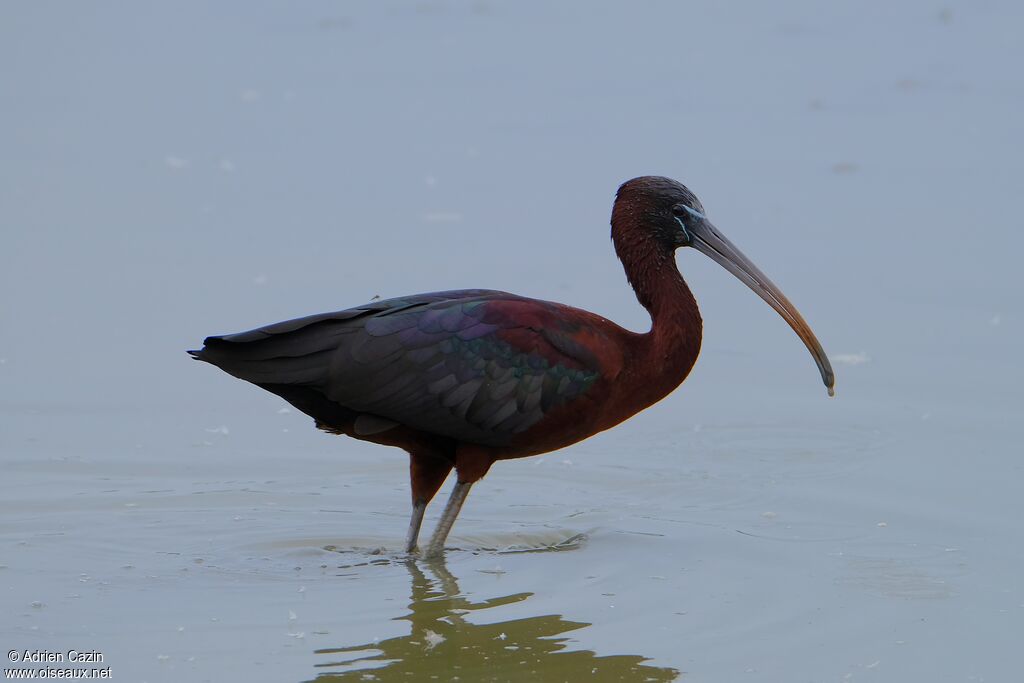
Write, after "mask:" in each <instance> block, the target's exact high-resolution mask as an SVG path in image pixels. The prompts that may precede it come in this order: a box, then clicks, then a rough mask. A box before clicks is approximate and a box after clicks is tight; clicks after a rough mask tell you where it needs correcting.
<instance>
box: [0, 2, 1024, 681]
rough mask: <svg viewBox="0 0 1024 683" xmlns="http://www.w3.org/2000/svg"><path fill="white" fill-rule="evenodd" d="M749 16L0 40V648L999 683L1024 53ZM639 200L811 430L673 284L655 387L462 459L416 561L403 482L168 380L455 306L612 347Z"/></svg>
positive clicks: (23, 13)
mask: <svg viewBox="0 0 1024 683" xmlns="http://www.w3.org/2000/svg"><path fill="white" fill-rule="evenodd" d="M739 11H740V10H738V9H735V8H733V9H726V8H725V7H724V6H719V5H718V4H716V3H710V2H706V3H693V4H688V5H686V6H685V7H684V6H682V5H677V4H675V3H660V4H659V3H648V4H645V5H644V6H643V7H642V8H637V7H630V8H627V7H608V6H596V5H592V4H589V3H588V4H561V5H558V6H557V7H555V8H545V7H542V6H540V5H518V4H511V3H486V2H478V3H472V4H464V3H440V2H439V3H420V4H417V5H406V4H400V3H395V4H385V3H354V4H345V5H337V4H334V3H309V4H304V5H303V6H301V7H290V8H289V9H288V10H287V11H285V10H284V9H283V8H282V7H273V6H260V7H257V6H254V5H249V4H245V5H242V4H238V5H218V6H217V7H216V8H212V7H209V6H206V5H200V4H195V5H184V6H181V5H175V6H174V8H173V9H172V8H171V7H170V6H168V7H165V8H153V7H147V8H145V9H143V8H141V6H140V7H138V8H135V7H123V6H122V7H115V6H113V5H93V6H91V7H89V8H86V7H85V6H82V7H74V6H70V5H66V6H63V7H62V8H61V11H60V13H59V14H58V13H56V11H55V6H44V5H38V4H32V5H21V6H18V7H17V8H15V7H14V6H8V7H6V8H5V9H3V10H0V18H2V20H0V60H2V63H5V64H15V63H16V64H19V67H18V68H17V69H10V68H8V69H6V70H4V72H3V78H4V81H5V82H6V83H7V87H5V88H4V89H3V90H2V93H0V97H2V98H3V109H4V111H5V122H6V123H7V125H6V126H5V130H6V132H7V138H6V139H7V144H6V145H5V149H4V154H3V155H2V158H0V212H2V213H0V215H2V219H3V220H2V224H0V231H2V233H0V234H2V243H3V244H2V247H3V248H2V249H0V291H2V292H3V295H2V296H0V307H2V311H0V313H2V314H0V387H2V391H0V467H2V471H3V479H4V484H5V486H4V495H3V497H2V499H0V645H7V646H8V650H17V651H19V652H23V651H24V650H26V649H30V650H48V651H51V652H59V651H63V652H66V651H67V650H68V649H71V648H75V649H78V650H82V651H86V650H97V651H99V652H101V653H102V654H103V655H104V662H103V663H102V664H99V665H97V666H109V667H110V668H111V674H112V676H113V679H114V680H125V681H180V680H189V681H192V680H195V681H207V680H209V681H214V680H216V681H235V680H238V681H242V680H245V681H254V680H267V681H310V680H317V679H322V680H430V679H431V677H437V679H438V680H453V679H454V678H455V677H458V678H459V680H463V681H466V680H496V681H503V680H524V681H525V680H530V681H533V680H545V681H546V680H552V681H563V680H564V681H574V680H579V679H581V678H583V677H584V676H589V677H590V678H591V679H593V680H608V681H619V680H627V681H629V680H636V681H647V680H652V681H659V680H675V679H677V678H680V679H682V680H693V681H733V680H763V681H780V680H786V681H909V680H914V681H917V680H922V681H923V680H928V681H1005V680H1015V679H1016V678H1018V677H1019V674H1018V669H1019V666H1018V664H1017V658H1016V656H1015V655H1016V651H1017V650H1018V649H1019V642H1020V634H1021V633H1024V585H1022V583H1021V579H1020V577H1021V576H1024V533H1022V530H1021V526H1020V520H1021V519H1022V517H1024V502H1022V499H1021V497H1020V489H1021V483H1022V476H1024V473H1022V466H1021V463H1020V457H1019V452H1020V448H1019V444H1018V438H1017V435H1018V432H1019V429H1017V428H1016V426H1017V425H1018V424H1019V415H1020V413H1021V408H1022V402H1021V399H1020V392H1019V387H1020V386H1021V380H1024V371H1022V364H1021V362H1020V358H1019V355H1020V349H1021V348H1022V343H1021V342H1022V320H1024V318H1022V312H1024V311H1022V307H1024V306H1022V301H1024V300H1022V297H1021V287H1020V283H1019V277H1018V275H1017V272H1018V269H1019V268H1018V265H1017V261H1018V259H1019V257H1018V254H1019V253H1020V252H1021V249H1022V247H1024V238H1022V236H1021V235H1022V231H1021V227H1022V226H1021V221H1020V218H1019V213H1020V212H1019V210H1018V208H1017V205H1016V200H1017V194H1018V192H1017V190H1016V188H1017V187H1019V186H1020V184H1021V181H1022V180H1024V178H1022V172H1021V169H1020V165H1019V160H1018V159H1017V156H1018V151H1019V149H1020V148H1021V143H1022V142H1024V141H1022V140H1021V133H1020V126H1019V112H1020V108H1021V97H1022V93H1024V90H1022V87H1021V86H1022V83H1021V77H1020V74H1019V68H1018V65H1019V64H1020V63H1021V59H1022V58H1024V54H1022V52H1024V49H1022V47H1021V45H1020V42H1019V39H1018V36H1017V29H1016V27H1018V26H1019V25H1020V22H1021V19H1022V18H1024V13H1022V11H1021V10H1020V9H1019V8H1018V7H1017V6H1015V5H1012V4H1010V3H999V2H994V3H984V4H969V3H945V4H941V5H935V4H930V3H926V2H911V3H901V4H900V5H899V7H897V8H887V9H875V10H871V9H870V8H867V9H865V8H864V7H863V5H861V4H854V3H840V4H838V5H831V6H830V8H829V9H828V10H825V9H823V8H821V7H820V6H819V5H818V4H814V3H800V2H787V3H782V4H781V5H780V4H774V5H772V6H771V7H768V6H764V7H762V6H761V5H753V6H749V7H745V8H743V11H742V15H740V14H738V13H739ZM642 173H663V174H666V175H671V176H674V177H677V178H679V179H680V180H682V181H684V182H686V183H687V184H689V185H690V186H691V187H692V188H693V189H694V190H695V191H696V192H697V194H698V195H699V196H700V197H701V198H702V200H703V203H704V205H705V207H706V208H707V209H708V211H709V213H710V215H711V216H712V218H713V219H714V220H715V222H716V224H717V225H718V226H719V227H720V228H721V229H722V231H723V232H724V233H725V234H727V235H728V236H729V237H730V238H731V239H732V240H733V241H734V242H736V243H737V244H738V245H739V246H740V247H741V248H742V249H743V250H744V251H745V252H746V253H747V254H748V255H749V256H751V258H752V259H753V260H754V261H755V262H756V263H758V264H759V265H760V266H761V267H762V268H763V269H764V270H765V271H766V272H767V273H769V274H770V275H771V276H772V277H773V279H775V281H776V282H777V283H778V284H779V285H780V286H781V287H782V289H783V290H784V291H785V292H786V293H787V295H788V296H789V297H790V298H791V299H792V300H793V301H794V302H795V303H796V304H797V306H798V307H799V308H800V309H801V311H802V312H803V313H804V315H805V317H807V319H808V320H809V321H810V322H811V324H812V326H813V327H814V329H815V331H816V332H817V334H818V336H819V338H820V339H821V341H822V343H823V344H824V346H825V348H826V349H827V350H828V351H829V352H830V353H831V354H833V359H834V361H835V367H836V375H837V397H836V398H835V399H832V400H829V399H827V398H826V397H825V391H824V389H823V387H821V385H820V383H819V380H818V377H817V373H816V371H815V369H814V366H813V363H812V362H811V359H810V358H808V357H807V355H806V352H805V350H804V349H803V348H802V345H801V344H800V342H799V341H798V340H797V339H796V337H794V336H793V335H792V333H791V332H790V331H789V330H788V329H787V328H786V326H785V324H784V323H783V322H782V321H781V320H779V319H778V318H777V316H775V314H774V313H773V312H772V311H771V310H770V309H769V308H768V307H767V306H765V305H764V304H763V303H762V302H761V301H760V300H758V299H757V298H756V297H755V296H753V295H752V294H751V293H750V292H749V291H748V290H746V289H745V288H744V287H743V286H742V285H741V284H739V283H738V282H735V281H734V280H733V279H732V278H730V277H729V276H728V275H727V274H726V273H724V272H723V271H721V269H719V268H717V266H715V265H714V264H712V263H710V262H709V261H708V260H707V259H704V258H703V257H701V256H700V255H698V254H696V253H690V252H687V253H683V254H680V256H679V258H678V260H679V264H680V267H681V269H682V270H683V271H684V273H685V274H686V276H687V279H688V281H689V282H690V284H691V286H692V288H693V289H694V291H695V293H696V295H697V297H698V299H699V301H700V304H701V309H702V312H703V315H704V319H705V338H704V351H703V353H702V356H701V358H700V359H699V361H698V364H697V366H696V368H695V370H694V372H693V374H692V375H691V377H690V378H689V379H688V380H687V382H686V383H685V385H684V386H683V388H681V389H680V390H679V391H677V392H675V393H674V394H672V395H671V396H670V397H668V398H667V399H665V400H664V401H662V402H661V403H659V404H658V405H656V406H654V407H652V408H651V409H649V410H648V411H645V412H644V413H643V414H642V415H640V416H638V417H636V418H634V419H632V420H630V421H629V422H627V423H624V424H623V425H621V426H619V427H618V428H616V429H614V430H612V431H610V432H608V433H605V434H602V435H599V436H597V437H595V438H593V439H590V440H588V441H586V442H584V443H582V444H578V445H576V446H574V447H572V448H570V449H566V450H563V451H559V452H557V453H552V454H548V455H545V456H541V457H535V458H530V459H525V460H521V461H515V462H503V463H498V464H497V465H496V466H495V467H494V468H493V470H492V472H491V473H490V475H489V476H488V477H487V478H486V479H485V480H484V481H483V482H481V483H480V484H478V485H477V486H475V487H474V489H473V491H472V492H471V494H470V497H469V500H468V502H467V505H466V508H465V509H464V512H463V514H462V516H461V517H460V518H459V521H458V523H457V524H456V526H455V529H454V531H453V534H452V536H451V538H450V541H449V551H448V552H447V554H446V557H445V558H444V560H443V561H440V562H435V563H426V562H414V561H409V560H408V559H407V558H405V557H403V556H402V554H401V553H400V548H401V543H402V541H403V538H404V534H405V527H406V524H407V515H408V513H409V509H408V490H407V483H406V482H407V462H406V460H405V457H404V456H403V454H402V453H400V452H398V451H392V450H389V449H382V448H379V447H375V446H372V445H369V444H364V443H360V442H356V441H353V440H349V439H343V438H339V437H334V436H330V435H327V434H323V433H319V432H317V431H316V430H314V429H313V428H312V425H311V424H310V420H309V419H308V418H306V417H305V416H303V415H301V414H299V413H297V412H295V411H294V410H289V409H288V408H287V407H286V406H284V405H283V404H282V402H281V401H280V400H278V399H276V398H275V397H273V396H271V395H264V394H263V393H262V392H259V391H258V390H256V389H254V388H253V387H250V386H248V385H244V384H242V383H240V382H238V381H237V380H234V379H232V378H230V377H228V376H226V375H224V374H222V373H219V372H217V371H215V370H214V369H213V368H210V367H208V366H205V365H201V364H197V363H193V362H191V361H190V360H189V358H188V357H187V356H186V355H185V354H184V353H183V350H184V349H186V348H194V347H195V346H196V345H197V343H198V342H199V341H200V340H201V339H202V337H203V336H204V335H206V334H213V333H221V332H231V331H238V330H242V329H246V328H249V327H253V326H255V325H259V324H263V323H267V322H271V321H274V320H279V319H285V318H289V317H295V316H298V315H303V314H308V313H312V312H317V311H322V310H332V309H337V308H341V307H345V306H349V305H354V304H358V303H362V302H363V301H365V300H368V299H369V298H371V297H373V296H374V295H377V294H380V295H382V296H390V295H398V294H403V293H408V292H418V291H429V290H439V289H448V288H456V287H467V286H482V287H493V288H497V289H507V290H511V291H516V292H519V293H523V294H527V295H532V296H538V297H542V298H550V299H557V300H561V301H565V302H568V303H572V304H574V305H578V306H582V307H585V308H588V309H591V310H596V311H600V312H601V313H603V314H605V315H607V316H608V317H610V318H612V319H614V320H616V321H618V322H620V323H622V324H624V325H627V326H629V327H631V328H633V329H642V328H643V327H644V325H645V324H646V321H645V316H644V313H643V311H642V310H641V309H639V307H638V306H637V305H636V303H635V301H634V300H633V298H632V294H631V293H630V292H629V290H628V288H627V286H626V284H625V279H624V278H623V277H622V275H621V270H620V269H619V267H618V265H617V264H616V262H615V260H614V256H613V254H612V252H611V249H610V247H609V244H608V241H607V220H608V212H609V210H610V205H611V199H612V196H613V192H614V189H615V187H616V186H617V184H618V183H620V182H621V181H623V180H625V179H627V178H629V177H631V176H634V175H639V174H642ZM449 488H450V482H449V484H448V486H446V487H445V489H443V490H442V492H441V494H440V495H439V497H438V500H437V502H436V503H435V505H434V506H433V507H432V508H431V509H430V510H428V520H427V523H426V527H427V531H429V527H430V526H431V525H432V523H433V521H434V519H436V515H437V514H439V508H440V507H441V505H440V503H442V502H443V499H444V497H445V496H446V495H447V492H448V490H449ZM435 508H436V509H435ZM32 666H33V667H34V668H38V667H40V666H42V665H32ZM53 666H57V665H53Z"/></svg>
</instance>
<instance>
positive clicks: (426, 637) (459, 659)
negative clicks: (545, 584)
mask: <svg viewBox="0 0 1024 683" xmlns="http://www.w3.org/2000/svg"><path fill="white" fill-rule="evenodd" d="M405 564H406V567H407V568H408V570H409V576H410V580H411V583H412V586H411V595H410V601H409V613H408V614H405V615H403V616H401V617H397V618H396V619H397V620H402V621H408V622H409V624H410V626H411V628H410V632H409V634H408V635H405V636H399V637H395V638H388V639H386V640H381V641H376V642H369V643H362V644H359V645H348V646H342V647H337V648H324V649H319V650H316V651H315V654H316V655H317V656H318V658H319V659H321V660H323V661H322V662H321V663H318V664H316V667H317V668H318V669H321V673H319V674H318V675H317V676H316V678H315V679H313V680H315V681H318V682H320V683H326V682H327V681H349V680H358V681H409V680H454V679H456V678H458V679H461V680H472V681H520V680H522V681H537V680H559V681H561V680H565V681H576V680H583V679H584V678H585V679H586V680H590V681H673V680H676V679H677V678H678V677H679V676H680V672H679V671H678V670H676V669H671V668H665V667H654V666H650V665H647V664H645V663H644V662H645V658H644V657H641V656H639V655H609V656H599V655H597V654H596V653H594V652H592V651H590V650H567V649H566V648H567V646H568V644H569V638H567V637H566V636H565V635H564V634H567V633H570V632H572V631H576V630H578V629H582V628H586V627H587V626H589V625H590V624H587V623H583V622H578V621H570V620H568V619H565V618H564V617H563V616H562V615H559V614H548V615H542V616H536V617H527V618H524V619H510V620H507V621H498V622H492V623H475V622H476V619H477V618H480V617H481V616H483V613H484V611H485V610H488V609H493V608H495V607H501V606H505V605H510V604H514V603H520V602H523V601H526V600H529V599H530V598H531V597H532V596H533V593H514V594H512V595H505V596H500V597H496V598H491V599H487V600H479V601H475V600H473V599H472V598H470V597H469V596H467V595H464V594H463V593H462V592H461V590H460V589H459V585H458V581H457V579H456V577H455V576H454V575H453V574H452V573H451V572H450V571H449V570H448V569H447V567H446V566H445V565H444V563H443V562H437V563H422V564H418V563H417V562H415V561H412V560H410V561H408V562H406V563H405Z"/></svg>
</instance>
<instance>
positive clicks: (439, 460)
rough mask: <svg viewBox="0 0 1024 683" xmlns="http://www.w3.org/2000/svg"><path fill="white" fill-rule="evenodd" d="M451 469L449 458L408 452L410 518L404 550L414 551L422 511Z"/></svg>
mask: <svg viewBox="0 0 1024 683" xmlns="http://www.w3.org/2000/svg"><path fill="white" fill-rule="evenodd" d="M451 471H452V461H451V459H450V458H445V457H443V456H439V455H436V454H435V453H434V452H431V451H427V450H416V451H410V452H409V481H410V483H411V484H412V518H411V519H410V520H409V534H408V535H407V536H406V538H405V552H407V553H410V554H412V553H414V552H416V542H417V540H418V539H419V535H420V526H421V525H422V524H423V512H424V511H425V510H426V509H427V503H429V502H430V499H431V498H433V497H434V495H435V494H436V493H437V490H438V489H439V488H441V484H443V483H444V480H445V479H447V478H448V473H449V472H451Z"/></svg>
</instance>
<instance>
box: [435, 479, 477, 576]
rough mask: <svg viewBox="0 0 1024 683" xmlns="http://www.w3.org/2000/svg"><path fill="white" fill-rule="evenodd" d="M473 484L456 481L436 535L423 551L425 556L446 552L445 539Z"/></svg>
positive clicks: (438, 524)
mask: <svg viewBox="0 0 1024 683" xmlns="http://www.w3.org/2000/svg"><path fill="white" fill-rule="evenodd" d="M472 486H473V482H471V481H457V482H455V488H453V489H452V495H451V496H450V497H449V498H448V504H447V505H445V506H444V512H443V513H441V519H440V521H438V523H437V528H436V529H435V530H434V535H433V536H432V537H431V538H430V543H429V544H428V545H427V550H426V551H425V552H424V553H423V557H424V558H428V559H429V558H434V557H437V556H438V555H440V554H441V553H443V552H444V541H445V539H446V538H448V532H449V531H451V530H452V524H455V518H456V517H458V516H459V511H460V510H461V509H462V504H463V503H465V502H466V496H467V495H469V489H470V487H472Z"/></svg>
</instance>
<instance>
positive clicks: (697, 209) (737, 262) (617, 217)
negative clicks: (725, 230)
mask: <svg viewBox="0 0 1024 683" xmlns="http://www.w3.org/2000/svg"><path fill="white" fill-rule="evenodd" d="M612 237H613V239H614V240H615V246H616V249H617V250H618V252H619V257H620V258H621V259H622V260H623V262H624V263H625V262H626V261H627V258H628V256H627V255H626V252H629V251H632V250H635V248H636V246H637V245H639V244H644V245H648V246H650V247H653V249H651V250H650V251H652V252H653V255H655V256H662V257H663V256H666V255H668V254H671V253H672V252H674V251H675V250H676V249H678V248H680V247H693V248H694V249H696V250H697V251H699V252H701V253H702V254H704V255H706V256H708V257H710V258H711V259H712V260H713V261H715V262H716V263H718V264H719V265H720V266H722V267H723V268H725V269H726V270H728V271H729V272H730V273H732V274H733V275H735V276H736V277H737V278H738V279H739V280H740V281H741V282H743V284H745V285H747V286H748V287H750V289H752V290H753V291H754V293H756V294H757V295H758V296H759V297H761V298H762V299H764V300H765V301H766V302H767V303H768V305H769V306H771V307H772V308H774V309H775V311H776V312H777V313H778V314H779V315H781V316H782V318H783V319H784V320H785V321H786V322H787V323H789V326H790V327H792V328H793V331H794V332H796V333H797V335H798V336H799V337H800V339H801V340H802V341H803V343H804V345H805V346H806V347H807V350H808V351H810V352H811V355H812V356H814V361H815V363H816V364H817V366H818V370H819V372H820V373H821V379H822V381H823V382H824V383H825V386H826V387H827V388H828V392H829V395H830V396H831V395H832V394H833V386H834V384H835V376H834V374H833V372H832V365H831V364H830V363H829V360H828V357H827V356H826V355H825V351H824V350H823V349H822V348H821V344H819V343H818V340H817V338H816V337H815V336H814V333H813V332H812V331H811V328H810V326H809V325H808V324H807V322H806V321H805V320H804V319H803V317H802V316H801V315H800V313H799V311H797V310H796V307H795V306H794V305H793V304H792V303H790V301H789V299H787V298H786V297H785V295H783V293H782V292H781V291H780V290H779V288H778V287H776V286H775V284H774V283H773V282H772V281H771V280H769V279H768V276H766V275H765V274H764V273H762V272H761V271H760V270H759V269H758V268H757V266H755V265H754V264H753V263H752V262H751V261H750V259H748V258H747V257H746V256H745V255H744V254H743V252H741V251H740V250H739V249H737V248H736V247H735V246H734V245H733V243H732V242H730V241H729V240H728V239H726V238H725V236H723V235H722V233H720V232H719V231H718V229H717V228H716V227H715V226H714V224H712V223H711V221H709V220H708V218H707V215H706V214H705V212H704V206H703V205H702V204H701V203H700V200H699V199H697V196H696V195H695V194H693V192H691V191H690V190H689V189H688V188H687V187H686V186H685V185H683V184H682V183H678V182H676V181H675V180H672V179H671V178H663V177H661V176H643V177H640V178H633V179H632V180H629V181H626V182H625V183H623V184H622V186H621V187H619V192H618V194H617V195H616V197H615V206H614V208H613V209H612Z"/></svg>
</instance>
